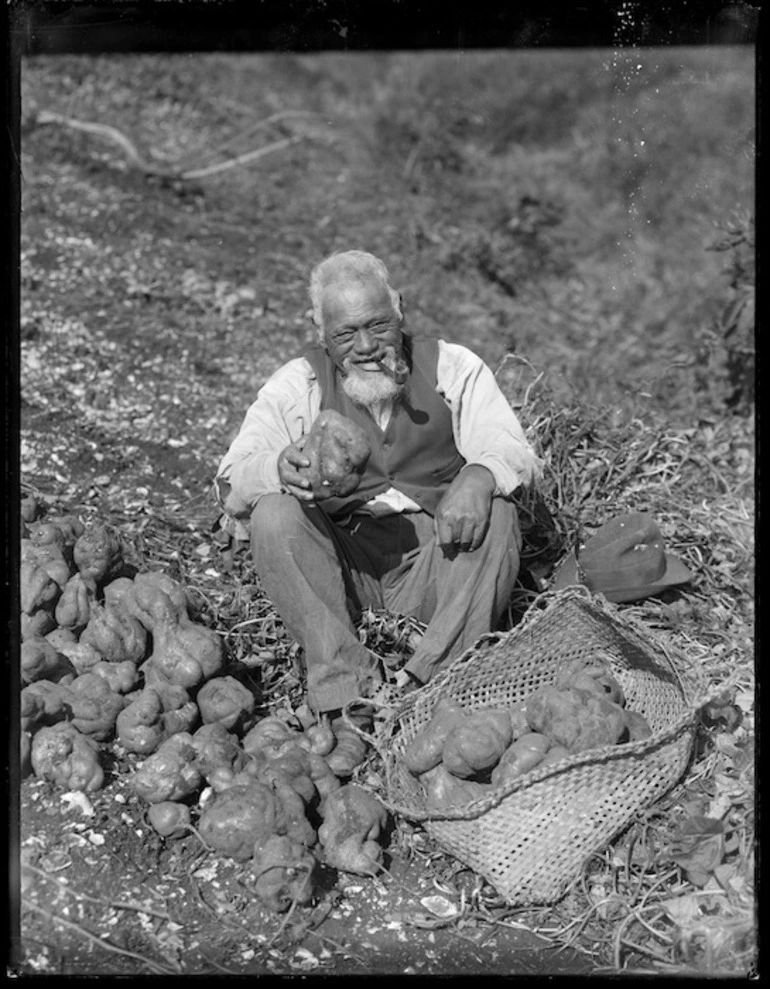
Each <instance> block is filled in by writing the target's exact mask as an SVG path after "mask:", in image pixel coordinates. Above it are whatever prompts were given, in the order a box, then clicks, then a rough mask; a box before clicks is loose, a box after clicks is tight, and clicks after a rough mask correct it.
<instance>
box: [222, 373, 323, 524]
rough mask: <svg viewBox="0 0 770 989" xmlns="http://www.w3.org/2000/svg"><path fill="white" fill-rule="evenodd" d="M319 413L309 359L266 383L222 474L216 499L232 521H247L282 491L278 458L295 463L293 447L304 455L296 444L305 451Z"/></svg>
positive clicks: (227, 455)
mask: <svg viewBox="0 0 770 989" xmlns="http://www.w3.org/2000/svg"><path fill="white" fill-rule="evenodd" d="M319 407H320V395H319V392H318V388H317V385H316V382H315V378H314V377H313V376H312V372H311V370H310V366H309V364H308V363H307V361H306V360H305V359H304V358H297V359H296V360H293V361H289V363H288V364H285V365H284V366H283V367H281V368H279V369H278V370H277V371H276V372H275V374H273V375H272V377H270V378H269V379H268V380H267V381H266V382H265V384H264V385H263V386H262V388H261V389H260V390H259V392H258V394H257V398H256V401H255V402H254V403H253V404H252V405H251V407H250V408H249V409H248V411H247V413H246V416H245V418H244V420H243V424H242V426H241V428H240V430H239V432H238V435H237V436H236V437H235V439H234V440H233V442H232V443H231V444H230V449H229V450H228V451H227V453H226V454H225V456H224V457H223V458H222V461H221V463H220V465H219V469H218V470H217V475H216V490H217V496H218V500H219V502H220V504H221V505H222V507H223V509H224V510H225V512H226V513H227V514H228V515H232V516H234V517H235V518H247V517H248V516H249V515H250V514H251V511H252V509H253V508H254V506H255V505H256V503H257V501H259V499H260V498H261V497H262V495H263V494H268V493H270V492H277V491H280V490H281V487H282V486H283V482H282V479H281V472H280V471H279V457H281V455H282V454H284V460H287V459H290V458H289V457H288V456H287V455H286V449H287V447H292V446H293V447H295V448H296V450H297V452H298V454H299V447H296V444H297V443H300V445H301V441H302V438H303V436H304V435H305V434H307V432H308V431H309V430H310V426H311V424H312V422H313V420H314V419H315V418H316V416H317V415H318V411H319ZM291 459H296V458H294V457H292V458H291Z"/></svg>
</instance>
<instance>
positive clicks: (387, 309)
mask: <svg viewBox="0 0 770 989" xmlns="http://www.w3.org/2000/svg"><path fill="white" fill-rule="evenodd" d="M321 316H322V320H323V335H324V344H325V346H326V349H327V351H328V353H329V356H330V357H331V358H332V360H333V361H334V363H335V364H336V365H337V366H338V367H340V368H341V369H342V371H343V372H344V373H345V374H347V375H351V374H356V375H363V376H369V375H382V374H383V371H382V368H381V367H380V365H379V364H378V363H377V362H378V361H380V360H382V359H384V358H385V357H386V356H394V357H400V356H401V350H402V344H403V334H402V332H401V317H400V316H399V315H398V313H397V312H396V311H395V310H394V309H393V303H392V301H391V298H390V294H389V292H388V290H387V287H386V286H385V285H383V284H382V282H380V281H378V280H377V279H374V278H372V279H368V280H366V281H348V282H343V283H339V284H336V285H335V284H332V285H329V286H328V287H327V288H326V290H325V291H324V294H323V300H322V305H321Z"/></svg>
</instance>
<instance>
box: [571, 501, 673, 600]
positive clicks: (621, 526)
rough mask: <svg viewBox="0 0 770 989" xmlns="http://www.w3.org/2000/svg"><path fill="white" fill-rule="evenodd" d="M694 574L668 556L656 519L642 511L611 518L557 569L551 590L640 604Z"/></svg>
mask: <svg viewBox="0 0 770 989" xmlns="http://www.w3.org/2000/svg"><path fill="white" fill-rule="evenodd" d="M690 576H691V575H690V571H689V570H688V569H687V567H686V566H685V565H684V563H682V561H681V560H679V559H677V557H675V556H672V555H671V554H670V553H666V552H665V550H664V547H663V536H662V535H661V532H660V529H659V528H658V526H657V525H656V524H655V520H654V519H652V518H651V517H650V516H649V515H645V514H644V513H643V512H630V513H629V514H627V515H619V516H618V517H617V518H614V519H611V520H610V521H609V522H607V523H605V524H604V525H603V526H601V528H599V529H597V530H596V532H595V533H594V534H593V535H592V536H591V537H590V538H588V539H586V541H585V542H584V543H583V544H582V545H580V546H578V548H577V552H576V553H575V552H572V553H570V555H569V556H567V557H566V559H565V560H564V562H563V563H562V564H561V565H560V566H559V568H558V569H557V571H556V574H555V575H554V579H553V582H552V584H551V590H561V589H562V588H564V587H569V586H570V585H571V584H583V585H585V586H586V587H587V588H589V590H591V591H594V592H596V593H597V594H603V595H604V596H605V597H606V598H607V600H608V601H614V602H616V603H617V602H621V601H638V600H639V599H640V598H647V597H653V596H654V595H655V594H659V593H660V592H661V591H662V590H664V589H665V588H667V587H671V586H674V585H676V584H685V583H687V581H688V580H690Z"/></svg>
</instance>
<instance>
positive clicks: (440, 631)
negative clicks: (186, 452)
mask: <svg viewBox="0 0 770 989" xmlns="http://www.w3.org/2000/svg"><path fill="white" fill-rule="evenodd" d="M251 546H252V553H253V556H254V564H255V567H256V570H257V573H258V574H259V578H260V581H261V583H262V587H263V589H264V591H265V593H266V594H267V596H268V597H269V599H270V600H271V601H272V603H273V605H274V606H275V608H276V610H277V611H278V614H279V615H280V617H281V619H282V621H283V623H284V625H285V626H286V629H287V630H288V631H289V633H290V634H291V635H292V636H293V637H294V639H295V640H296V641H297V642H298V643H299V644H300V646H301V647H302V649H303V651H304V656H305V665H306V670H307V692H308V703H309V704H310V706H311V708H313V709H314V710H316V711H330V710H334V709H336V708H339V707H342V706H343V705H345V704H347V703H348V702H349V701H351V700H354V699H355V698H357V697H365V696H367V695H368V694H369V693H370V692H371V691H372V690H373V689H375V688H376V686H377V684H378V683H379V682H380V679H381V674H380V671H379V661H378V659H377V657H376V656H375V655H374V654H373V653H371V652H370V651H369V650H368V649H367V648H366V647H365V646H364V645H363V644H362V643H361V642H360V641H359V638H358V635H357V633H356V628H355V624H354V622H355V621H356V620H357V618H358V616H360V614H361V612H362V610H363V609H364V608H366V607H370V608H374V609H386V610H388V611H391V612H393V613H394V614H398V615H410V616H412V617H414V618H417V619H418V620H419V621H421V622H423V623H425V624H426V625H427V628H426V631H425V634H424V635H423V637H422V639H421V640H420V643H419V645H418V646H417V648H416V651H415V653H414V656H413V657H412V659H411V660H410V661H409V663H408V664H407V666H406V669H407V670H408V671H409V672H410V673H413V674H414V676H416V677H417V678H418V679H419V680H421V681H422V682H427V681H428V680H430V678H431V677H432V676H433V675H434V674H435V673H436V671H437V670H439V669H440V668H441V667H442V666H444V665H446V663H448V662H449V661H450V660H452V659H455V658H456V657H457V656H459V655H460V654H461V653H463V652H464V651H465V650H466V649H467V648H469V647H470V646H471V645H473V643H474V642H475V641H476V640H477V639H478V638H479V637H480V636H481V635H483V634H484V633H486V632H489V631H491V630H493V629H494V628H495V627H496V626H497V623H498V620H499V618H500V617H501V615H502V614H503V612H504V610H505V608H506V606H507V604H508V602H509V600H510V596H511V592H512V590H513V586H514V583H515V581H516V576H517V574H518V571H519V553H520V550H521V535H520V530H519V523H518V516H517V513H516V509H515V507H514V506H513V505H512V504H511V503H510V502H508V501H506V500H504V499H502V498H495V499H494V500H493V502H492V513H491V518H490V524H489V529H488V531H487V534H486V537H485V539H484V542H483V543H482V545H481V546H480V547H479V548H478V549H477V550H475V551H474V552H473V553H457V554H455V555H454V556H447V555H445V553H444V552H443V550H442V549H441V547H439V546H437V545H436V542H435V537H434V533H433V518H432V516H430V515H428V514H427V513H425V512H414V513H408V514H401V515H389V516H386V517H384V518H379V519H376V518H370V517H368V516H353V517H352V519H351V520H350V521H349V522H348V523H347V524H344V525H339V524H336V523H335V522H333V521H332V520H331V519H330V518H329V517H328V516H327V515H326V514H325V513H324V512H323V510H322V509H321V508H318V507H314V508H306V507H305V506H303V505H302V504H301V503H300V502H299V501H298V500H297V499H296V498H294V497H292V496H291V495H289V494H269V495H263V497H262V498H260V500H259V502H258V503H257V506H256V508H255V509H254V512H253V514H252V517H251Z"/></svg>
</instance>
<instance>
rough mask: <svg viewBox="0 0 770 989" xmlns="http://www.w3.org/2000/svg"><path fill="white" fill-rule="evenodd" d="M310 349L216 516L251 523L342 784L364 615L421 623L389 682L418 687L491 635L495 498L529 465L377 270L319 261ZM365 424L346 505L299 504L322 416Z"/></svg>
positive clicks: (252, 435)
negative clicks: (311, 438) (310, 440)
mask: <svg viewBox="0 0 770 989" xmlns="http://www.w3.org/2000/svg"><path fill="white" fill-rule="evenodd" d="M310 298H311V302H312V307H313V321H314V323H315V325H316V329H317V333H318V343H317V344H315V345H314V346H310V347H309V348H308V349H307V350H306V351H305V353H304V354H303V355H302V356H301V357H298V358H296V359H294V360H292V361H289V363H288V364H286V365H284V366H283V367H281V368H279V370H277V371H276V372H275V373H274V374H273V376H272V377H271V378H270V379H269V380H268V381H267V382H265V384H264V386H263V387H262V388H261V389H260V391H259V393H258V395H257V398H256V401H255V402H254V403H253V405H252V406H251V407H250V408H249V410H248V411H247V413H246V418H245V420H244V422H243V425H242V427H241V430H240V432H239V433H238V435H237V437H236V438H235V440H234V441H233V443H232V445H231V446H230V449H229V450H228V452H227V454H226V455H225V457H224V458H223V460H222V462H221V464H220V467H219V471H218V474H217V491H218V496H219V499H220V502H221V505H222V507H223V508H224V511H225V513H227V514H229V515H231V516H233V517H234V518H240V519H243V520H246V519H249V520H250V534H251V547H252V554H253V558H254V565H255V567H256V570H257V573H258V574H259V578H260V581H261V583H262V586H263V589H264V591H265V593H266V594H267V595H268V597H269V598H270V600H271V601H272V602H273V604H274V606H275V608H276V609H277V611H278V614H279V615H280V617H281V619H282V620H283V622H284V624H285V626H286V628H287V629H288V631H289V632H290V633H291V635H292V636H293V637H294V638H295V639H296V641H297V642H298V643H299V644H300V645H301V647H302V649H303V652H304V658H305V667H306V671H307V692H308V702H309V704H310V706H311V708H312V709H313V710H315V711H316V712H318V713H328V715H329V718H330V721H331V724H332V727H333V729H334V731H335V734H336V737H337V746H336V747H335V749H334V751H333V752H332V753H331V754H330V756H329V757H328V758H329V761H330V762H331V764H332V767H333V768H334V770H335V772H337V773H338V775H340V776H343V777H344V776H347V775H350V774H351V773H352V772H353V770H354V769H355V768H356V766H357V765H359V764H360V762H361V761H362V760H363V758H364V757H365V754H366V744H365V743H364V742H363V741H362V739H361V737H360V735H359V734H357V733H356V732H353V731H351V730H350V729H349V728H347V727H346V725H345V721H344V718H343V717H341V716H340V711H341V709H344V708H345V707H346V706H347V707H348V717H351V716H352V717H353V718H354V719H356V720H357V721H358V723H359V726H360V727H361V728H366V726H367V725H368V724H370V722H371V708H370V707H369V706H367V705H366V704H361V705H360V707H359V708H358V709H356V707H355V705H353V704H352V702H353V701H355V700H356V699H358V698H366V697H368V696H371V695H372V693H373V692H374V691H375V690H376V687H377V685H378V683H379V682H380V680H381V672H380V668H379V661H378V659H377V657H376V656H375V655H373V654H372V653H371V652H370V651H369V650H368V649H367V648H366V646H364V645H363V644H362V643H361V642H360V640H359V638H358V635H357V634H356V626H355V622H356V620H357V618H358V617H359V616H360V614H361V612H362V609H363V608H365V607H367V606H368V607H372V608H376V609H380V608H381V609H387V610H389V611H392V612H394V613H397V614H400V615H411V616H414V617H415V618H417V619H418V620H420V621H421V622H423V623H425V624H426V626H427V627H426V629H425V633H424V635H423V636H422V638H421V640H420V642H419V644H418V645H417V647H416V650H415V652H414V655H413V656H412V658H411V659H410V660H409V662H408V663H407V665H406V667H405V669H404V671H402V672H401V674H400V676H401V681H400V682H401V684H402V686H405V687H414V686H420V685H422V684H424V683H426V682H427V681H428V680H430V678H431V677H432V676H433V675H434V674H435V673H436V671H437V670H439V669H440V668H441V667H443V666H444V665H445V664H446V663H448V662H449V661H450V660H452V659H454V658H455V657H457V656H458V655H460V653H462V652H463V651H464V650H465V649H466V648H468V647H469V646H471V645H472V644H473V643H474V642H475V641H476V639H478V637H479V636H480V635H482V634H484V633H486V632H489V631H490V630H492V629H493V628H495V627H496V624H497V622H498V620H499V618H500V616H501V615H502V614H503V612H504V609H505V608H506V606H507V604H508V601H509V599H510V595H511V591H512V589H513V585H514V582H515V580H516V576H517V573H518V569H519V552H520V548H521V536H520V531H519V525H518V519H517V514H516V509H515V507H514V505H513V503H512V501H511V495H512V494H513V492H514V491H515V490H516V489H517V488H518V487H519V486H520V485H525V486H528V485H531V484H532V483H533V481H535V480H536V478H537V477H538V476H539V473H540V464H539V461H538V459H537V458H536V457H535V455H534V453H533V451H532V448H531V447H530V445H529V443H528V442H527V440H526V438H525V436H524V433H523V430H522V428H521V425H520V423H519V421H518V419H517V418H516V416H515V414H514V412H513V410H512V409H511V407H510V405H509V403H508V402H507V401H506V399H505V397H504V396H503V394H502V393H501V392H500V390H499V388H498V386H497V383H496V381H495V379H494V376H493V374H492V372H491V371H490V369H489V368H488V367H487V366H486V365H485V364H484V363H483V362H482V361H481V360H480V359H479V358H478V357H477V356H475V355H474V354H473V353H471V351H469V350H468V349H466V348H465V347H463V346H460V345H458V344H453V343H448V342H446V341H444V340H436V339H430V338H427V337H420V336H416V335H412V333H411V332H410V331H409V330H407V329H406V327H405V321H404V316H403V313H402V308H401V298H400V296H399V294H398V293H397V292H396V291H395V290H394V289H393V288H392V287H391V285H390V282H389V276H388V271H387V268H386V267H385V265H384V264H383V262H382V261H380V260H379V259H378V258H376V257H374V256H373V255H371V254H367V253H364V252H362V251H345V252H341V253H337V254H333V255H332V256H331V257H328V258H327V259H326V260H324V261H322V262H321V263H320V264H319V265H318V266H317V267H316V268H315V269H314V270H313V272H312V275H311V280H310ZM325 409H334V410H336V411H337V412H340V413H342V414H343V415H345V416H347V417H348V418H349V419H351V420H352V421H353V422H355V423H357V424H358V425H359V426H361V427H363V429H364V430H365V432H366V435H367V437H368V439H369V442H370V444H371V448H372V453H371V456H370V458H369V461H368V463H367V465H366V468H365V470H364V473H363V475H362V477H361V481H360V485H359V487H358V489H357V490H356V491H355V492H353V494H351V495H349V496H347V497H341V498H333V499H329V500H328V501H321V500H319V501H317V502H316V501H314V496H313V493H312V491H311V490H310V482H309V481H308V480H307V479H306V478H305V477H304V476H303V473H302V468H303V467H306V466H307V465H308V463H309V461H308V459H307V458H306V457H305V456H304V455H303V452H302V448H303V444H304V440H305V437H306V436H307V434H308V432H309V430H310V427H311V424H312V423H313V420H314V419H315V418H316V416H317V415H318V414H319V412H320V411H321V410H325Z"/></svg>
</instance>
